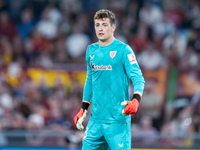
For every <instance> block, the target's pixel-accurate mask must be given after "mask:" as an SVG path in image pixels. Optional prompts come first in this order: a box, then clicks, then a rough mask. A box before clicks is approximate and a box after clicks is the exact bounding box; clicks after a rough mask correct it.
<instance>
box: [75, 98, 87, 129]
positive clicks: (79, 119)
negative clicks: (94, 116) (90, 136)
mask: <svg viewBox="0 0 200 150" xmlns="http://www.w3.org/2000/svg"><path fill="white" fill-rule="evenodd" d="M89 105H90V104H89V103H86V102H83V103H82V108H81V109H80V111H79V112H78V114H77V115H76V116H75V117H74V123H75V125H76V127H77V129H79V130H83V129H84V126H83V125H82V123H83V121H84V120H85V118H86V115H87V109H88V107H89Z"/></svg>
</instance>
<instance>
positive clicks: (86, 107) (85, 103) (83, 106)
mask: <svg viewBox="0 0 200 150" xmlns="http://www.w3.org/2000/svg"><path fill="white" fill-rule="evenodd" d="M89 106H90V103H88V102H82V107H81V108H83V110H87V109H88V107H89Z"/></svg>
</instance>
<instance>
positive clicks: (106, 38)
mask: <svg viewBox="0 0 200 150" xmlns="http://www.w3.org/2000/svg"><path fill="white" fill-rule="evenodd" d="M94 23H95V32H96V36H97V38H98V40H99V41H100V42H102V43H103V42H105V43H108V44H110V43H111V42H112V41H113V38H114V31H115V28H116V25H115V24H113V25H111V23H110V20H109V18H103V19H96V20H95V21H94Z"/></svg>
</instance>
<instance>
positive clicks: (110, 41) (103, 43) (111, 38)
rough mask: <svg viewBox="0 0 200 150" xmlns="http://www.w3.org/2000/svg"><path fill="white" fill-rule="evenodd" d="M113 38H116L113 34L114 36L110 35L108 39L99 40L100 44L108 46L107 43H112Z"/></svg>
mask: <svg viewBox="0 0 200 150" xmlns="http://www.w3.org/2000/svg"><path fill="white" fill-rule="evenodd" d="M113 40H114V36H112V37H110V38H108V39H106V40H99V45H100V46H107V45H109V44H111V43H112V42H113Z"/></svg>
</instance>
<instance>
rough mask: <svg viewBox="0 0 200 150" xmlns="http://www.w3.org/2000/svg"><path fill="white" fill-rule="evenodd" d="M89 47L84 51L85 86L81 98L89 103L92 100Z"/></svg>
mask: <svg viewBox="0 0 200 150" xmlns="http://www.w3.org/2000/svg"><path fill="white" fill-rule="evenodd" d="M88 53H89V47H88V48H87V51H86V63H87V77H86V81H85V86H84V90H83V100H82V101H84V102H88V103H91V100H92V68H91V65H90V61H89V59H90V56H89V54H88Z"/></svg>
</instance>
